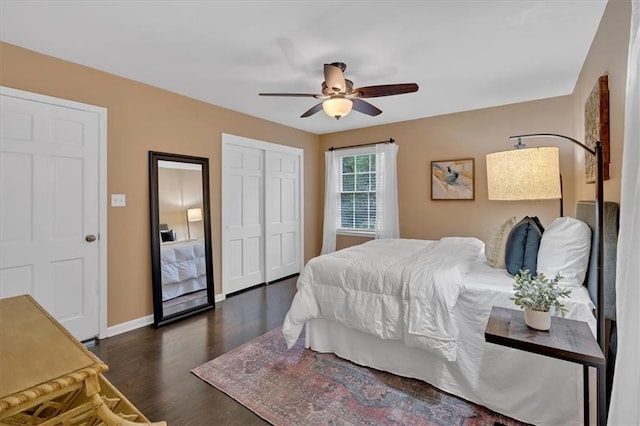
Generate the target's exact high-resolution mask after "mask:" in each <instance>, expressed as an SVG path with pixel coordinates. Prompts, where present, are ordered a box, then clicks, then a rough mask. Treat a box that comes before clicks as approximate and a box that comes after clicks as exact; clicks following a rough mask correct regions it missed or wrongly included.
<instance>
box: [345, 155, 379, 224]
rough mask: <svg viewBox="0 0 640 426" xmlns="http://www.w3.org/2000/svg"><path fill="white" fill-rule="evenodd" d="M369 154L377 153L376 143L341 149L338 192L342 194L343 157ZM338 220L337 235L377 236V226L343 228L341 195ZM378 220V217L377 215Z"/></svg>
mask: <svg viewBox="0 0 640 426" xmlns="http://www.w3.org/2000/svg"><path fill="white" fill-rule="evenodd" d="M367 154H374V155H375V154H376V147H375V145H372V146H366V147H361V148H348V149H341V150H340V151H339V152H338V158H337V160H338V167H336V173H338V176H337V178H338V188H339V190H338V194H341V193H342V191H341V189H342V159H343V158H344V157H353V156H356V155H367ZM375 173H376V178H377V175H378V173H379V171H378V170H377V169H376V172H375ZM336 207H337V208H336V214H337V217H336V220H338V227H337V230H336V234H337V235H345V236H351V237H374V236H375V233H376V231H375V226H374V229H355V228H342V227H341V225H342V205H341V202H340V197H338V205H337V206H336ZM376 220H378V219H377V217H376Z"/></svg>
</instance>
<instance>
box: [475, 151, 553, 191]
mask: <svg viewBox="0 0 640 426" xmlns="http://www.w3.org/2000/svg"><path fill="white" fill-rule="evenodd" d="M486 159H487V190H488V193H489V199H490V200H554V199H560V198H562V191H561V188H560V159H559V149H558V148H556V147H541V148H524V149H514V150H511V151H502V152H494V153H492V154H487V157H486Z"/></svg>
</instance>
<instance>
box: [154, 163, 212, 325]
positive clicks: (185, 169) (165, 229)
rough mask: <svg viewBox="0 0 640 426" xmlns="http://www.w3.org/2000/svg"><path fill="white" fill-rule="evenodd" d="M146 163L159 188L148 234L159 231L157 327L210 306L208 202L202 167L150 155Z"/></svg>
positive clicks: (200, 164) (155, 303)
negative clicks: (154, 216)
mask: <svg viewBox="0 0 640 426" xmlns="http://www.w3.org/2000/svg"><path fill="white" fill-rule="evenodd" d="M150 160H151V163H150V166H151V167H150V170H151V171H152V176H151V178H152V179H153V180H155V181H156V182H157V197H156V200H153V199H152V203H151V208H152V212H153V209H154V208H155V209H157V210H156V211H157V219H156V220H157V221H153V222H152V228H154V225H155V226H157V227H155V230H154V231H153V235H154V240H155V241H157V242H158V243H157V246H156V247H158V246H159V247H158V251H157V252H156V253H158V259H157V260H155V265H154V268H157V269H156V273H155V278H154V305H155V306H156V307H155V308H154V311H155V310H156V309H158V307H161V312H159V313H158V320H157V321H156V324H157V325H159V324H161V323H163V322H164V321H165V320H167V319H172V318H177V317H178V316H182V314H183V313H187V312H194V310H198V311H199V310H200V309H199V308H202V307H206V306H209V305H210V304H211V301H210V297H211V295H210V294H209V293H210V292H211V291H210V286H209V285H208V284H210V285H211V286H212V285H213V283H212V282H211V283H209V280H210V278H209V279H208V277H210V276H211V275H212V274H211V271H208V270H207V268H208V267H209V266H208V265H209V264H210V261H208V259H207V245H208V242H207V232H206V229H207V222H206V219H207V218H206V214H207V211H208V210H207V209H205V208H204V207H205V205H206V203H207V202H208V201H207V199H208V195H206V194H205V191H208V185H206V182H207V179H208V177H207V176H208V170H207V168H206V162H203V161H200V160H202V159H198V158H196V157H186V156H177V155H174V154H162V153H151V158H150ZM204 160H206V159H204ZM153 195H154V193H153V191H152V197H153ZM154 245H155V244H154ZM158 290H159V291H158ZM157 296H159V297H157ZM156 297H157V299H159V300H158V301H157V302H156V301H155V298H156ZM158 302H160V303H158ZM158 305H159V306H158Z"/></svg>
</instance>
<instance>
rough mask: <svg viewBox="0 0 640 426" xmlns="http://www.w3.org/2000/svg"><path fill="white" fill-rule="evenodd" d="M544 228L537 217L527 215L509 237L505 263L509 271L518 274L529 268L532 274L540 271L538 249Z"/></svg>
mask: <svg viewBox="0 0 640 426" xmlns="http://www.w3.org/2000/svg"><path fill="white" fill-rule="evenodd" d="M543 232H544V228H543V227H542V224H541V223H540V220H538V218H537V217H535V216H534V217H529V216H525V217H524V219H522V220H521V221H520V222H518V223H517V224H516V225H515V226H514V227H513V229H511V232H509V236H508V237H507V243H506V245H505V259H504V260H505V265H506V269H507V272H509V273H510V274H511V275H516V274H517V273H519V272H520V270H524V269H528V270H529V272H530V273H531V275H536V274H537V271H538V249H539V248H540V240H541V239H542V233H543Z"/></svg>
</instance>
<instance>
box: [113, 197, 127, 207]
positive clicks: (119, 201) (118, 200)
mask: <svg viewBox="0 0 640 426" xmlns="http://www.w3.org/2000/svg"><path fill="white" fill-rule="evenodd" d="M126 205H127V196H126V195H125V194H111V207H124V206H126Z"/></svg>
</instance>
